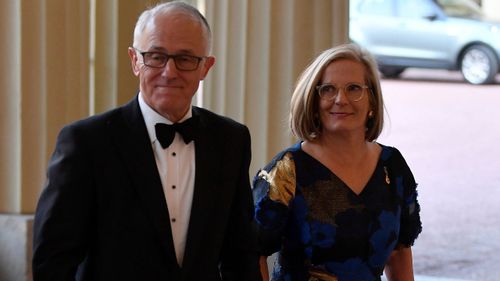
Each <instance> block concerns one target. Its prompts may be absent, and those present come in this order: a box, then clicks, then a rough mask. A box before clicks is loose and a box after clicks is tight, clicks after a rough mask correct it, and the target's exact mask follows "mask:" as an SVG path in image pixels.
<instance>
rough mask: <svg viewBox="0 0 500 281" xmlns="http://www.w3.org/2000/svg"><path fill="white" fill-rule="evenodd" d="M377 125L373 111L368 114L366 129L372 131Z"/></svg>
mask: <svg viewBox="0 0 500 281" xmlns="http://www.w3.org/2000/svg"><path fill="white" fill-rule="evenodd" d="M374 125H375V118H374V117H373V110H370V112H368V119H367V120H366V128H367V129H371V128H373V126H374Z"/></svg>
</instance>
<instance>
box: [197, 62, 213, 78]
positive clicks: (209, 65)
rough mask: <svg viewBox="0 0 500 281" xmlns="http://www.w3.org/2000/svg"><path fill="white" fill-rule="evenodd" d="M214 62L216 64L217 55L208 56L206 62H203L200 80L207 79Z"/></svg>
mask: <svg viewBox="0 0 500 281" xmlns="http://www.w3.org/2000/svg"><path fill="white" fill-rule="evenodd" d="M214 64H215V57H207V58H206V59H205V63H203V71H202V73H201V78H200V80H203V79H205V77H207V74H208V71H209V70H210V68H212V66H214Z"/></svg>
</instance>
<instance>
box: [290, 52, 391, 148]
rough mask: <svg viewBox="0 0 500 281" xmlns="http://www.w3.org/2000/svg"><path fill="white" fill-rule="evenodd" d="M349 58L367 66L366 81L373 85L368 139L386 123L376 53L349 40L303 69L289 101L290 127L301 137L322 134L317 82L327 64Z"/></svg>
mask: <svg viewBox="0 0 500 281" xmlns="http://www.w3.org/2000/svg"><path fill="white" fill-rule="evenodd" d="M340 59H347V60H352V61H357V62H360V63H361V64H363V66H364V68H365V83H366V85H367V86H368V87H369V88H370V89H369V90H370V93H371V94H369V95H368V96H369V102H370V110H371V111H373V115H372V117H370V119H371V120H369V121H368V120H367V130H366V135H365V139H366V140H368V141H373V140H375V139H376V138H377V137H378V136H379V135H380V133H381V132H382V128H383V125H384V112H383V109H384V102H383V99H382V90H381V87H380V81H379V74H378V68H377V63H376V61H375V59H374V58H373V56H372V55H371V54H370V53H369V52H368V51H367V50H365V49H363V48H361V47H360V46H358V45H356V44H354V43H350V44H343V45H339V46H336V47H334V48H331V49H328V50H326V51H323V52H322V53H321V54H320V55H319V56H318V57H316V59H315V60H314V61H313V62H312V63H311V64H310V65H309V66H308V67H307V68H306V69H305V70H304V72H302V74H301V75H300V77H299V79H298V80H297V84H296V86H295V90H294V91H293V96H292V100H291V104H290V117H289V122H290V128H291V130H292V133H293V134H294V135H295V136H296V137H298V138H299V139H301V140H309V141H311V140H314V139H315V138H317V137H318V136H319V135H320V134H321V128H322V124H321V120H320V118H319V114H318V107H319V95H317V90H316V86H318V85H319V84H320V82H321V81H320V79H321V77H322V75H323V72H324V71H325V69H326V67H327V66H328V65H329V64H330V63H331V62H333V61H336V60H340Z"/></svg>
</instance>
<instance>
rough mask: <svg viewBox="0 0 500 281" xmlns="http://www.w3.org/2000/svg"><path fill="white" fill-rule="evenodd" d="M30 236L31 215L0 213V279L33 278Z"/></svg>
mask: <svg viewBox="0 0 500 281" xmlns="http://www.w3.org/2000/svg"><path fill="white" fill-rule="evenodd" d="M32 237H33V216H32V215H14V214H0V280H2V281H31V280H33V279H32V275H31V257H32V244H33V243H32V241H33V238H32Z"/></svg>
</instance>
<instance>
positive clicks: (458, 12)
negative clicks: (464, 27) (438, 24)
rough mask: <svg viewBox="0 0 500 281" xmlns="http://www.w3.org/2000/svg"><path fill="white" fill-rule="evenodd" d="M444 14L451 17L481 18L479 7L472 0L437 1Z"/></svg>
mask: <svg viewBox="0 0 500 281" xmlns="http://www.w3.org/2000/svg"><path fill="white" fill-rule="evenodd" d="M435 1H436V3H437V4H438V5H439V6H441V8H442V9H443V11H444V13H445V14H446V15H448V16H450V17H463V18H481V17H482V12H481V8H479V6H478V5H477V4H476V3H475V2H473V1H470V0H435Z"/></svg>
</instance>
